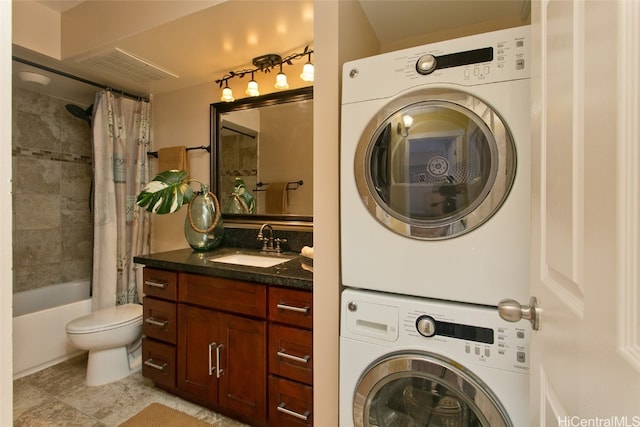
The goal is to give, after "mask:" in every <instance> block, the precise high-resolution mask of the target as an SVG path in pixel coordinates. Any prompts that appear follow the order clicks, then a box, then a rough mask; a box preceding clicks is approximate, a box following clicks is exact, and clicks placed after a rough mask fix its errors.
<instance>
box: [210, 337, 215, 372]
mask: <svg viewBox="0 0 640 427" xmlns="http://www.w3.org/2000/svg"><path fill="white" fill-rule="evenodd" d="M215 346H216V343H214V342H212V343H210V344H209V376H211V375H213V373H214V372H215V371H216V367H215V366H213V365H212V364H211V363H212V362H213V358H212V357H211V351H212V350H213V348H214V347H215Z"/></svg>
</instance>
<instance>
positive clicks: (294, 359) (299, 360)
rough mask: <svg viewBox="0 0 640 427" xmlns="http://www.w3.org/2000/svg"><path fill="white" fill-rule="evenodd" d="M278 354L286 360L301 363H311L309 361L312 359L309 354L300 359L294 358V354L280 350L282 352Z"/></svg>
mask: <svg viewBox="0 0 640 427" xmlns="http://www.w3.org/2000/svg"><path fill="white" fill-rule="evenodd" d="M276 354H277V355H278V356H280V357H283V358H285V359H289V360H293V361H296V362H300V363H309V359H311V356H309V355H308V354H307V355H305V356H304V357H298V356H294V355H293V354H289V353H286V352H285V351H284V350H282V349H280V351H279V352H277V353H276Z"/></svg>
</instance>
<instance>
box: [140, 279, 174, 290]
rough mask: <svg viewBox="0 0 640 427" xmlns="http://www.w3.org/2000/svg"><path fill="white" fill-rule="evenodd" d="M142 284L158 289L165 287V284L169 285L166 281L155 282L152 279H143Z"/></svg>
mask: <svg viewBox="0 0 640 427" xmlns="http://www.w3.org/2000/svg"><path fill="white" fill-rule="evenodd" d="M144 284H145V285H147V286H151V287H153V288H160V289H167V286H169V283H167V282H156V281H154V280H145V281H144Z"/></svg>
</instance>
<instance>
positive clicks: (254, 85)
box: [244, 71, 260, 96]
mask: <svg viewBox="0 0 640 427" xmlns="http://www.w3.org/2000/svg"><path fill="white" fill-rule="evenodd" d="M244 93H246V94H247V95H249V96H259V95H260V91H259V90H258V82H256V81H255V80H254V79H253V71H252V72H251V80H250V81H249V84H248V85H247V90H245V91H244Z"/></svg>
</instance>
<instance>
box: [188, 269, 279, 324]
mask: <svg viewBox="0 0 640 427" xmlns="http://www.w3.org/2000/svg"><path fill="white" fill-rule="evenodd" d="M179 299H180V302H186V303H189V304H194V305H199V306H202V307H206V308H214V309H218V310H224V311H230V312H233V313H236V314H244V315H247V316H255V317H261V318H263V319H264V318H266V317H267V291H266V286H265V285H258V284H255V283H250V282H244V281H242V280H233V279H224V278H221V277H211V276H202V275H198V274H190V273H180V295H179Z"/></svg>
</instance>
